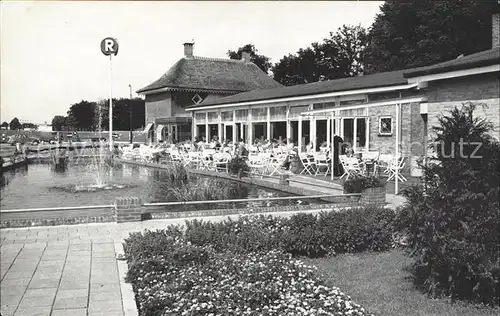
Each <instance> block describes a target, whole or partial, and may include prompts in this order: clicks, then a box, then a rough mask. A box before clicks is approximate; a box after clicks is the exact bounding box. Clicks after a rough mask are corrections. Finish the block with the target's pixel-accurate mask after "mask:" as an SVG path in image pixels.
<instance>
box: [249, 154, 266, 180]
mask: <svg viewBox="0 0 500 316" xmlns="http://www.w3.org/2000/svg"><path fill="white" fill-rule="evenodd" d="M267 162H268V160H267V159H266V158H265V157H264V156H262V155H258V154H257V155H256V154H250V155H248V166H249V167H250V172H252V173H257V174H261V178H262V171H263V169H264V167H265V166H266V163H267Z"/></svg>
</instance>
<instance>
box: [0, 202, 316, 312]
mask: <svg viewBox="0 0 500 316" xmlns="http://www.w3.org/2000/svg"><path fill="white" fill-rule="evenodd" d="M298 212H300V213H305V212H307V213H315V212H317V210H310V211H297V212H283V213H270V214H272V215H276V216H291V215H293V214H295V213H298ZM238 216H239V215H231V216H210V217H199V218H198V219H201V220H210V221H221V220H223V219H226V218H228V217H231V218H237V217H238ZM185 220H186V219H166V220H149V221H145V222H136V223H123V224H117V223H100V224H82V225H66V226H51V227H31V228H11V229H2V230H0V251H1V256H0V277H1V282H0V289H1V297H0V304H1V307H0V310H1V313H2V316H12V315H15V316H66V315H68V316H80V315H82V316H87V315H88V316H128V315H131V314H128V313H126V312H125V311H128V310H130V308H128V306H130V304H135V302H134V301H133V296H131V295H126V294H127V293H124V292H122V289H121V287H120V282H123V274H124V269H123V264H124V262H123V261H118V260H117V259H116V255H117V253H120V252H121V249H120V248H121V247H120V243H121V242H123V240H124V239H125V238H126V237H127V236H128V235H129V233H131V232H137V231H143V230H144V229H150V230H156V229H161V228H165V227H166V226H168V225H170V224H183V223H184V221H185ZM120 266H122V268H120ZM120 276H122V280H120Z"/></svg>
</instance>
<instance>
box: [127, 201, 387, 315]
mask: <svg viewBox="0 0 500 316" xmlns="http://www.w3.org/2000/svg"><path fill="white" fill-rule="evenodd" d="M393 216H394V214H393V211H391V210H386V209H383V208H375V207H369V208H357V209H351V210H345V211H342V212H328V213H327V212H324V213H320V214H319V215H312V214H298V215H293V216H291V217H290V218H280V217H272V216H263V215H260V216H243V217H240V218H239V219H238V220H231V219H228V220H225V221H222V222H204V221H200V220H191V221H186V226H185V227H182V226H168V227H167V229H165V230H158V231H145V232H143V233H132V234H130V236H129V237H128V238H127V239H126V240H125V243H124V249H125V253H126V255H127V259H128V262H129V271H128V273H127V281H128V282H131V283H132V284H133V286H134V290H135V293H136V301H137V303H138V307H139V311H140V315H184V314H186V315H207V314H210V313H213V314H215V315H245V314H249V315H254V314H255V315H257V314H259V313H262V314H265V315H303V314H307V313H306V311H307V312H309V313H310V314H311V315H331V314H334V315H367V313H366V312H365V311H364V309H362V308H360V307H359V306H358V305H356V304H354V303H352V301H351V300H350V298H349V297H348V296H346V295H344V294H343V293H341V292H340V291H339V290H338V289H336V288H328V287H326V286H324V285H323V283H322V282H321V280H320V279H319V278H318V277H317V276H316V274H315V273H314V270H313V269H312V268H311V267H307V266H304V265H303V264H302V262H300V261H298V260H293V259H292V257H296V256H308V257H321V256H325V255H327V254H329V253H332V254H334V253H341V252H357V251H365V250H372V251H381V250H386V249H388V248H390V247H391V244H392V239H391V236H392V218H393ZM286 253H288V254H286Z"/></svg>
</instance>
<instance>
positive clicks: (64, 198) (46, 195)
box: [0, 161, 296, 211]
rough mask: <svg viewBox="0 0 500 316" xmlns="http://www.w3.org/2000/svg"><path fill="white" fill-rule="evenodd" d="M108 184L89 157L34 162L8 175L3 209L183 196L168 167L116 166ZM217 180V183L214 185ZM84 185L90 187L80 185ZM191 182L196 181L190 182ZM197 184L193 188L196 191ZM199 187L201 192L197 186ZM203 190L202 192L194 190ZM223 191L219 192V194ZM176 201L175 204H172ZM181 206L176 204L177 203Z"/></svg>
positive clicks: (247, 190) (259, 193) (244, 192)
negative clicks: (63, 165) (100, 183)
mask: <svg viewBox="0 0 500 316" xmlns="http://www.w3.org/2000/svg"><path fill="white" fill-rule="evenodd" d="M108 175H110V176H109V178H107V179H106V181H108V182H107V183H108V185H106V186H104V187H100V188H96V187H92V186H89V184H90V183H93V181H94V179H93V175H92V174H89V173H88V168H87V167H86V165H85V163H84V162H83V161H80V163H76V162H74V161H73V162H71V161H70V163H69V164H68V168H67V169H66V170H65V171H64V172H56V171H55V170H54V169H53V167H52V164H43V163H38V164H30V165H29V167H25V168H18V169H15V170H11V171H7V172H5V173H4V174H3V175H2V185H1V192H0V194H1V196H2V200H1V205H0V207H1V208H2V209H17V208H34V207H54V206H80V205H101V204H103V205H107V204H110V203H112V201H113V200H114V198H116V197H123V196H137V197H141V198H142V199H143V201H145V202H153V201H156V202H159V201H173V200H178V198H177V197H175V196H173V195H172V193H171V192H172V189H173V188H172V186H171V184H170V182H169V181H167V179H168V175H167V174H166V172H165V171H163V170H154V169H148V168H144V167H140V166H132V165H121V164H117V165H115V166H112V167H111V166H110V172H109V173H108ZM200 180H203V181H201V182H200V184H198V185H195V186H196V188H197V190H201V189H204V190H207V191H208V193H207V192H206V194H211V191H210V190H212V191H216V190H219V189H221V188H223V187H224V188H226V189H230V190H233V191H232V194H231V196H234V198H247V197H248V198H257V197H272V196H287V195H286V194H285V193H281V192H277V191H273V190H267V189H262V188H259V187H256V186H250V185H246V184H242V183H239V182H233V181H229V180H221V179H219V180H218V181H214V180H213V179H211V181H205V180H207V178H204V177H202V178H200ZM214 183H215V185H214ZM79 188H84V189H81V190H80V189H79ZM189 188H191V186H190V187H189ZM191 191H193V192H194V190H190V192H187V193H188V195H190V196H193V192H191ZM194 193H196V192H194ZM194 195H195V196H198V194H194ZM215 196H217V195H215ZM291 203H296V202H295V201H290V200H283V201H273V202H262V201H260V202H245V203H240V204H239V205H238V206H239V207H255V206H265V205H290V204H291ZM231 206H236V205H229V204H225V203H215V204H210V206H208V205H198V206H192V205H191V206H189V209H193V208H205V209H206V208H208V207H210V208H215V207H217V208H227V207H231ZM170 209H172V207H169V210H170ZM172 210H173V211H175V210H176V209H172Z"/></svg>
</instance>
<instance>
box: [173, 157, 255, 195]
mask: <svg viewBox="0 0 500 316" xmlns="http://www.w3.org/2000/svg"><path fill="white" fill-rule="evenodd" d="M164 172H165V173H166V174H167V177H166V178H165V179H163V180H165V181H166V183H167V185H166V187H167V189H166V190H168V199H169V200H173V201H209V200H228V199H238V198H245V197H246V196H248V188H247V187H246V186H245V185H242V184H240V183H236V184H235V183H232V182H228V181H224V180H220V179H215V178H204V177H195V176H192V175H190V174H189V172H188V170H187V169H186V168H185V167H184V166H183V165H182V164H180V163H172V164H167V165H165V170H164Z"/></svg>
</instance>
